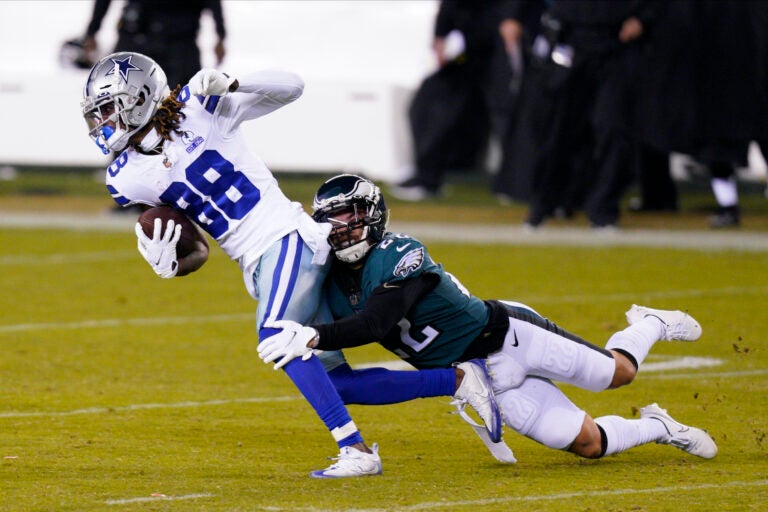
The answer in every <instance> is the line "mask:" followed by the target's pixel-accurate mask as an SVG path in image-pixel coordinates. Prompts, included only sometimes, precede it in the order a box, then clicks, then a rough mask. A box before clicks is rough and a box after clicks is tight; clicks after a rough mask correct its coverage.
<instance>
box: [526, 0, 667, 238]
mask: <svg viewBox="0 0 768 512" xmlns="http://www.w3.org/2000/svg"><path fill="white" fill-rule="evenodd" d="M656 7H657V6H656V4H654V3H653V2H650V1H647V0H631V1H629V0H628V1H623V2H615V1H612V0H584V1H579V2H569V1H565V0H552V1H549V2H547V10H546V12H545V14H544V17H543V18H542V34H544V37H543V39H542V40H541V42H542V43H543V44H541V45H539V46H541V48H540V49H538V50H537V55H540V56H541V58H540V63H541V64H540V65H539V66H538V75H540V76H538V77H537V80H538V81H539V82H538V83H539V84H540V86H538V87H528V88H526V89H525V90H526V96H525V98H523V101H525V102H527V103H529V110H530V111H532V112H534V113H535V114H536V117H534V121H533V122H537V123H538V125H537V126H522V127H521V130H529V131H533V132H534V133H536V134H537V136H536V139H535V140H537V141H538V144H537V147H538V150H537V152H536V153H537V154H536V161H535V163H534V167H533V168H534V171H533V177H532V179H533V183H532V187H531V197H530V203H529V211H528V217H527V219H526V225H528V226H529V227H533V228H536V227H538V226H540V225H541V224H542V223H544V222H545V221H546V219H547V218H549V217H551V216H553V215H555V214H556V212H557V211H558V210H562V211H563V212H564V214H565V215H566V216H570V215H571V214H572V213H573V212H574V211H576V210H578V209H583V210H584V211H585V213H586V215H587V217H588V219H589V221H590V224H591V225H592V226H593V227H594V228H607V229H609V230H610V229H614V228H616V226H617V224H618V220H619V214H620V208H619V202H620V199H621V198H622V196H623V194H624V192H625V191H626V189H627V188H628V186H629V185H630V183H631V182H632V179H633V177H634V176H633V174H634V173H633V171H634V164H635V156H636V135H635V132H634V126H635V122H636V119H635V118H636V116H635V111H634V107H635V101H633V100H634V97H635V95H636V93H637V92H636V89H637V87H638V85H637V84H638V82H639V80H638V76H637V75H638V64H639V62H641V60H640V57H641V55H642V45H643V42H644V35H645V31H646V28H647V26H648V25H649V24H650V23H651V22H652V20H653V17H654V12H655V9H656ZM529 76H533V75H529ZM541 112H546V113H547V115H542V114H541ZM521 124H522V121H521ZM523 133H525V132H524V131H523ZM514 135H517V133H515V134H514ZM520 136H522V134H520Z"/></svg>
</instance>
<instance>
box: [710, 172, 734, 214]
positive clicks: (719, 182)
mask: <svg viewBox="0 0 768 512" xmlns="http://www.w3.org/2000/svg"><path fill="white" fill-rule="evenodd" d="M711 184H712V193H713V194H714V195H715V200H716V201H717V204H719V205H720V206H722V207H726V208H727V207H728V206H736V205H737V204H739V190H738V187H737V185H736V179H735V178H733V177H731V178H712V182H711Z"/></svg>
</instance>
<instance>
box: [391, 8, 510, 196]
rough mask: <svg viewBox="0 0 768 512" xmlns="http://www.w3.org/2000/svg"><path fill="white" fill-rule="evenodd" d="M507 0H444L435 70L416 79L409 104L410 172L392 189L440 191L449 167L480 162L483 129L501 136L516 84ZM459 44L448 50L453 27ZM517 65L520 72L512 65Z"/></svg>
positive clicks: (433, 193)
mask: <svg viewBox="0 0 768 512" xmlns="http://www.w3.org/2000/svg"><path fill="white" fill-rule="evenodd" d="M513 3H514V2H510V1H509V0H474V1H472V2H463V1H456V0H443V1H442V2H440V5H439V8H438V12H437V16H436V19H435V26H434V33H433V40H432V50H433V52H434V55H435V59H436V61H437V66H438V70H437V71H436V72H434V73H432V74H431V75H429V76H428V77H426V78H425V79H424V80H423V81H422V83H421V84H420V85H419V87H418V89H417V91H416V93H415V94H414V97H413V99H412V100H411V104H410V106H409V108H408V123H409V127H410V132H411V138H412V140H413V153H414V154H413V157H414V158H413V160H414V175H413V176H411V177H409V178H408V179H407V180H405V181H403V182H401V183H399V184H397V185H395V186H392V187H391V188H390V191H391V193H392V195H393V196H394V197H397V198H398V199H401V200H405V201H421V200H424V199H428V198H432V197H436V196H439V195H440V193H441V190H442V186H443V182H444V180H445V175H446V173H447V172H448V171H452V170H462V169H475V168H477V167H478V166H481V165H482V164H483V161H482V160H483V157H484V156H485V154H486V150H487V149H488V141H489V134H492V135H494V136H495V137H496V138H497V139H498V140H499V141H503V140H505V134H506V129H507V125H508V123H509V117H510V115H511V111H512V103H513V100H514V98H515V97H516V92H515V91H512V90H511V89H510V84H511V83H513V80H514V78H515V70H513V67H512V65H511V56H510V53H508V52H513V51H514V49H515V48H517V46H516V43H517V40H516V39H515V38H516V34H517V32H516V31H515V24H516V23H517V22H516V21H514V20H511V19H510V15H509V12H510V8H511V7H510V6H511V4H513ZM454 31H456V32H460V33H461V35H462V36H463V40H464V49H463V51H462V52H461V54H460V55H458V56H456V57H455V58H451V57H450V56H449V48H448V41H449V35H450V34H451V33H452V32H454ZM517 72H520V70H519V69H518V70H517Z"/></svg>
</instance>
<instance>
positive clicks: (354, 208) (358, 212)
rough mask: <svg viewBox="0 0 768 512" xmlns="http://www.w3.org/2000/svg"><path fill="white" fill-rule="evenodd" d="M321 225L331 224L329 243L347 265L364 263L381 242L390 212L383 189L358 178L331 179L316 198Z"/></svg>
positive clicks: (315, 202)
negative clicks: (366, 257) (382, 193)
mask: <svg viewBox="0 0 768 512" xmlns="http://www.w3.org/2000/svg"><path fill="white" fill-rule="evenodd" d="M313 206H314V210H315V211H314V214H313V215H312V217H313V218H314V219H315V220H316V221H318V222H328V223H330V224H331V233H330V234H329V236H328V242H329V243H330V245H331V248H332V249H333V250H334V253H335V254H336V257H337V258H338V259H339V260H341V261H344V262H346V263H355V262H357V261H360V260H361V259H363V258H364V257H365V255H366V254H368V251H370V249H371V247H373V246H374V245H376V244H377V243H378V242H379V241H381V239H382V237H383V236H384V232H385V230H386V225H387V219H388V212H387V209H386V205H385V204H384V199H383V197H382V196H381V192H380V191H379V187H377V186H376V185H374V184H373V183H372V182H370V181H368V180H366V179H364V178H360V177H359V176H354V175H341V176H338V177H336V178H332V179H331V180H328V181H327V182H326V183H325V184H323V186H322V187H320V190H318V193H317V194H316V195H315V201H314V204H313Z"/></svg>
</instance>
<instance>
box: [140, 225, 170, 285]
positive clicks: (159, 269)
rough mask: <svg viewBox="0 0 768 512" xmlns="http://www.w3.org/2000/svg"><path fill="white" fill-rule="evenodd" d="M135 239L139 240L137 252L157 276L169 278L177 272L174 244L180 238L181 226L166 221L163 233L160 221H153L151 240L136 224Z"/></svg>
mask: <svg viewBox="0 0 768 512" xmlns="http://www.w3.org/2000/svg"><path fill="white" fill-rule="evenodd" d="M136 237H137V238H138V239H139V244H138V245H139V252H140V253H141V255H142V256H144V259H145V260H147V263H149V265H150V266H151V267H152V270H154V271H155V273H156V274H157V275H159V276H160V277H162V278H165V279H167V278H170V277H173V276H175V275H176V272H178V270H179V262H178V261H177V259H176V243H177V242H178V241H179V238H181V225H180V224H176V223H175V222H174V221H173V220H172V219H169V220H168V225H167V226H166V229H165V232H163V221H162V219H159V218H158V219H155V230H154V232H153V233H152V238H149V237H148V236H147V235H145V234H144V230H142V229H141V224H139V223H138V222H137V223H136Z"/></svg>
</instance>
